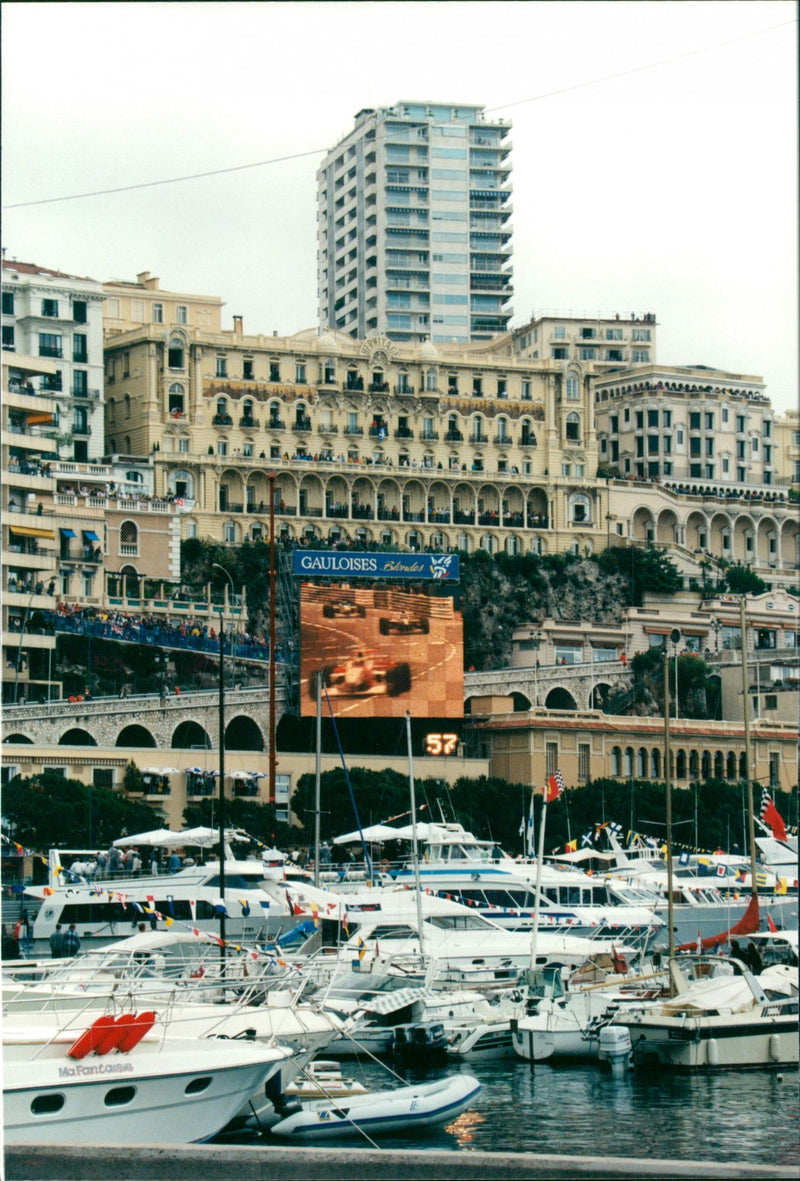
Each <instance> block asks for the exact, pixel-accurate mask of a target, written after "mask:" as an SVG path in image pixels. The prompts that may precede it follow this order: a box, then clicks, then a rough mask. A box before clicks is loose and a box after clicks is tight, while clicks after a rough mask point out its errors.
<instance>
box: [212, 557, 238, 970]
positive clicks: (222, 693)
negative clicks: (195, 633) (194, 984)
mask: <svg viewBox="0 0 800 1181" xmlns="http://www.w3.org/2000/svg"><path fill="white" fill-rule="evenodd" d="M211 568H212V569H213V570H220V571H221V572H222V573H223V574H224V575H225V577H226V578H227V580H228V582H229V583H230V585H231V591H233V579H232V578H231V576H230V573H229V571H227V570H226V569H225V567H224V566H220V565H219V563H218V562H212V563H211ZM226 594H227V591H226ZM218 797H219V896H220V899H221V901H222V913H221V914H220V917H219V937H220V940H221V945H220V957H221V959H222V963H223V969H224V964H225V608H224V605H223V609H222V612H221V613H220V619H219V792H218Z"/></svg>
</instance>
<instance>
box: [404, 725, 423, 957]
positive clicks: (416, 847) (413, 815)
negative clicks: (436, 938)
mask: <svg viewBox="0 0 800 1181" xmlns="http://www.w3.org/2000/svg"><path fill="white" fill-rule="evenodd" d="M406 742H407V744H408V787H409V791H410V793H411V848H412V852H413V857H414V884H415V887H416V895H417V929H418V931H419V958H420V960H421V962H422V965H423V967H424V965H425V942H424V931H423V927H422V882H421V881H420V876H419V842H418V841H417V800H416V794H415V791H414V755H413V753H412V750H411V714H410V713H408V712H406Z"/></svg>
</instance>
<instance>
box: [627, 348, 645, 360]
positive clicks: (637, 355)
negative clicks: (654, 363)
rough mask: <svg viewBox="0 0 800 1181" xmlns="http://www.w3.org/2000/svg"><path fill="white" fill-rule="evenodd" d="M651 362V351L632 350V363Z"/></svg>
mask: <svg viewBox="0 0 800 1181" xmlns="http://www.w3.org/2000/svg"><path fill="white" fill-rule="evenodd" d="M649 360H650V350H649V349H632V350H631V361H649Z"/></svg>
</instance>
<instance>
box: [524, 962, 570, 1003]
mask: <svg viewBox="0 0 800 1181" xmlns="http://www.w3.org/2000/svg"><path fill="white" fill-rule="evenodd" d="M525 983H526V985H527V987H528V993H529V995H530V996H539V997H545V996H548V997H552V998H553V1000H558V998H559V997H562V996H563V995H564V985H563V984H562V983H561V969H560V968H528V970H527V971H526V973H525Z"/></svg>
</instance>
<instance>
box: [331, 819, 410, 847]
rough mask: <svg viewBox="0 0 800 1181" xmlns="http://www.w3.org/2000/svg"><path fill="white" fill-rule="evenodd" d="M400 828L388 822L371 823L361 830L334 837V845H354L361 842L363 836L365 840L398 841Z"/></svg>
mask: <svg viewBox="0 0 800 1181" xmlns="http://www.w3.org/2000/svg"><path fill="white" fill-rule="evenodd" d="M399 832H400V829H398V828H391V827H390V826H389V825H388V824H370V825H368V826H367V827H366V828H363V829H362V830H361V832H346V833H345V834H344V836H341V837H334V838H333V843H334V845H353V844H355V843H357V842H360V841H361V839H362V837H363V839H364V840H365V841H370V842H372V841H377V842H381V841H396V840H398V839H400V838H399V837H398V834H399Z"/></svg>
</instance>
